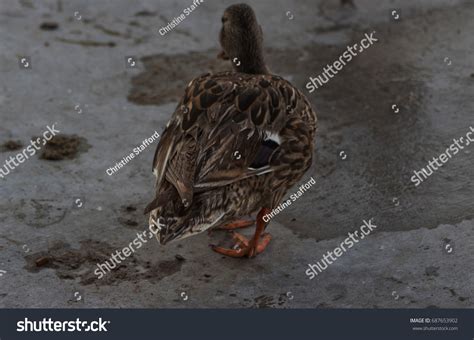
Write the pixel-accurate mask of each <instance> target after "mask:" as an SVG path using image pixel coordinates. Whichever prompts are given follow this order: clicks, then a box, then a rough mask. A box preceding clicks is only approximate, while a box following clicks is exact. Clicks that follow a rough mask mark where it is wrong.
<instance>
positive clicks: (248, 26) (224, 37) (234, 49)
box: [218, 4, 269, 74]
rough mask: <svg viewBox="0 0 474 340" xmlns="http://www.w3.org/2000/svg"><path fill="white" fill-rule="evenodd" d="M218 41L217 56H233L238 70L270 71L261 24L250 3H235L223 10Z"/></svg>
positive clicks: (259, 72) (234, 66)
mask: <svg viewBox="0 0 474 340" xmlns="http://www.w3.org/2000/svg"><path fill="white" fill-rule="evenodd" d="M219 41H220V44H221V47H222V51H221V52H220V53H219V55H218V57H219V58H221V59H224V60H230V61H231V62H232V65H233V68H234V70H236V71H237V72H242V73H253V74H266V73H269V72H268V69H267V67H266V65H265V61H264V59H263V33H262V28H261V27H260V25H259V24H258V22H257V17H256V16H255V12H254V11H253V9H252V7H250V6H249V5H246V4H238V5H232V6H230V7H228V8H227V9H226V10H225V11H224V14H223V15H222V29H221V32H220V35H219Z"/></svg>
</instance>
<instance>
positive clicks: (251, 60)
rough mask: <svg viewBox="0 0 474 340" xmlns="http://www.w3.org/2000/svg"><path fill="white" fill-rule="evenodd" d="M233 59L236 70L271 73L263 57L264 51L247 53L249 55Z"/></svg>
mask: <svg viewBox="0 0 474 340" xmlns="http://www.w3.org/2000/svg"><path fill="white" fill-rule="evenodd" d="M231 61H232V65H233V68H234V70H235V71H236V72H241V73H249V74H269V73H270V71H269V70H268V67H267V65H266V64H265V60H264V58H263V53H261V52H260V53H256V54H247V57H242V58H236V59H234V60H231Z"/></svg>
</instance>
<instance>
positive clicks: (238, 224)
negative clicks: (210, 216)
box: [217, 220, 255, 230]
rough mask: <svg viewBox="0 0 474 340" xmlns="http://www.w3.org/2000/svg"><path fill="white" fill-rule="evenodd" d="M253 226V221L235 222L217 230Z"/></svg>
mask: <svg viewBox="0 0 474 340" xmlns="http://www.w3.org/2000/svg"><path fill="white" fill-rule="evenodd" d="M254 224H255V221H253V220H236V221H234V222H231V223H227V224H224V225H223V226H220V227H218V228H217V229H221V230H234V229H240V228H246V227H250V226H252V225H254Z"/></svg>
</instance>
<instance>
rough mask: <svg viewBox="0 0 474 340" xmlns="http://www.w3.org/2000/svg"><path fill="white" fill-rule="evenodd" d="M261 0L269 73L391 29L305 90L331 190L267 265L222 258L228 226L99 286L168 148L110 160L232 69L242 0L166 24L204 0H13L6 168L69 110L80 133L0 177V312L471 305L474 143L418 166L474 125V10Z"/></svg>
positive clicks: (7, 6) (135, 263) (299, 216)
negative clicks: (332, 258)
mask: <svg viewBox="0 0 474 340" xmlns="http://www.w3.org/2000/svg"><path fill="white" fill-rule="evenodd" d="M249 3H251V4H253V5H254V8H255V10H256V12H257V16H258V17H259V18H260V21H261V24H262V27H263V30H264V33H265V40H266V55H267V59H268V64H269V66H270V68H271V70H272V71H273V72H274V73H276V74H280V75H282V76H284V77H285V78H287V79H289V80H290V81H292V82H293V83H294V84H295V85H296V86H298V87H299V88H302V89H303V88H304V86H305V84H306V82H307V81H308V78H309V77H310V76H316V75H318V74H319V73H320V72H321V71H322V68H323V67H324V66H325V65H326V64H327V63H332V62H333V61H334V60H336V59H337V58H338V57H339V55H340V54H341V53H342V52H343V51H344V49H345V46H346V45H347V44H349V43H356V42H358V41H359V40H360V39H361V38H362V37H363V35H364V33H366V32H367V33H369V32H372V31H374V30H375V31H376V35H375V36H376V37H377V38H378V39H379V42H378V43H377V44H376V45H374V46H372V47H370V48H369V49H368V50H367V51H365V52H363V53H362V54H361V55H359V56H358V57H356V58H355V59H354V60H353V61H352V62H351V63H349V64H348V65H347V66H346V67H345V68H344V69H343V70H342V71H341V72H340V73H339V74H338V75H337V76H336V77H334V78H333V79H331V81H330V82H329V83H328V84H326V85H325V86H324V87H322V88H321V89H319V90H317V91H316V92H314V93H312V94H308V98H309V99H310V101H311V103H312V104H313V105H314V107H315V108H316V111H317V112H318V118H319V132H318V136H317V140H316V142H317V151H316V157H315V162H314V165H313V167H312V168H311V170H310V171H309V172H308V173H307V175H306V176H305V179H306V178H310V177H311V176H314V177H315V178H316V179H317V185H316V186H314V187H312V189H311V190H310V191H309V192H307V193H306V194H305V195H304V196H303V197H301V198H300V199H299V200H298V201H297V202H295V203H294V204H292V205H291V206H290V207H289V208H287V209H286V210H285V211H284V212H283V213H281V214H279V215H278V216H277V217H276V218H275V219H273V220H272V222H271V224H270V226H269V229H268V230H269V231H270V232H271V233H272V234H273V236H274V238H273V240H272V244H271V245H270V247H269V248H268V249H267V251H266V252H265V253H264V254H262V255H261V256H259V257H257V258H256V259H253V260H248V261H246V260H236V259H229V258H224V257H221V256H219V255H217V254H215V253H213V252H211V251H210V249H209V248H208V244H209V243H219V242H221V243H223V244H224V243H226V242H228V236H227V235H225V233H223V232H215V233H213V234H212V235H210V236H208V235H206V234H202V235H199V236H197V237H194V238H189V239H186V240H183V241H182V242H179V243H176V244H171V245H168V246H166V247H162V246H159V245H158V244H157V243H155V242H151V241H150V242H148V243H147V244H146V245H145V246H144V247H143V248H141V249H140V250H138V252H137V253H136V254H135V256H133V257H131V258H129V259H128V260H127V261H126V262H125V263H124V264H123V265H122V266H121V267H120V268H118V269H116V270H115V271H114V272H112V273H109V274H107V276H106V277H104V278H103V279H101V280H97V279H95V276H94V274H93V270H94V269H95V264H96V263H98V262H102V261H104V260H106V259H107V258H108V257H109V256H110V253H111V252H114V251H115V250H118V249H121V248H123V247H124V246H126V245H128V244H129V243H130V242H131V241H132V240H133V239H134V238H135V235H136V233H137V232H142V231H143V230H144V229H145V228H146V219H145V217H144V216H143V215H142V213H141V211H142V210H143V208H144V206H145V205H146V204H147V203H148V202H149V200H150V199H151V197H152V196H153V187H152V186H153V183H154V177H153V175H152V173H151V161H152V158H153V153H154V148H155V145H153V146H151V147H149V148H148V149H147V150H145V151H144V152H143V153H141V154H140V155H139V156H138V157H137V158H135V159H134V160H133V161H132V162H130V163H129V164H127V165H126V167H124V168H122V169H121V170H120V171H119V172H118V173H117V174H114V175H113V176H111V177H110V176H108V175H107V174H106V173H105V171H106V170H107V168H109V167H111V166H113V165H114V164H115V163H116V162H117V161H119V160H120V159H121V158H122V157H123V156H125V155H126V154H128V153H130V152H131V151H132V150H133V148H134V147H136V146H137V145H139V144H140V143H141V142H142V140H143V139H145V138H147V137H149V136H151V135H152V134H153V132H154V131H155V130H157V131H158V132H161V131H162V129H163V127H164V125H165V124H166V122H167V119H168V117H169V116H170V114H171V113H172V111H173V109H174V107H175V105H176V101H177V100H178V98H179V97H180V96H181V93H182V91H183V89H184V86H185V85H186V84H187V83H188V82H189V80H190V79H192V78H193V77H195V76H197V75H199V74H201V73H205V72H208V71H218V70H221V69H226V68H228V67H229V65H227V64H226V63H224V62H221V61H217V60H216V59H215V56H216V54H217V52H218V50H217V32H218V30H219V25H220V15H221V13H222V11H223V9H224V8H225V7H226V6H227V5H229V4H231V2H230V1H225V2H216V1H215V2H211V1H205V2H204V3H203V4H202V7H199V8H198V9H196V10H195V11H194V12H193V13H192V14H191V15H190V16H189V17H187V18H186V20H185V21H184V22H182V23H181V24H180V25H179V26H178V27H177V28H176V29H175V30H173V31H172V32H170V33H168V34H166V35H165V36H161V35H159V34H158V29H159V28H160V27H161V26H164V25H166V23H167V22H168V18H169V19H171V18H173V17H175V16H177V15H179V14H180V12H182V10H183V9H184V8H185V7H187V6H189V5H190V4H191V1H173V2H171V1H169V2H168V1H166V2H165V1H160V2H159V3H158V4H157V3H156V2H155V1H140V2H133V3H131V2H126V1H100V2H95V1H94V2H87V1H86V2H84V1H67V2H66V1H64V2H61V1H43V2H41V4H38V3H37V2H36V1H35V2H33V1H28V0H21V1H13V0H11V1H10V0H9V1H2V3H1V4H0V18H1V19H0V21H1V22H2V23H1V24H0V44H1V45H0V46H1V49H0V72H1V75H0V79H1V80H0V82H1V83H0V84H1V92H0V105H1V110H0V114H1V122H2V123H1V124H0V144H2V145H3V146H2V148H1V149H0V161H1V162H2V163H1V164H2V165H3V162H4V160H5V159H7V158H8V157H9V156H14V155H15V154H16V153H17V152H19V151H21V150H22V148H23V147H24V146H26V145H28V143H29V139H30V138H32V137H34V136H37V135H40V134H41V133H42V132H43V131H44V130H45V129H46V126H47V125H50V124H53V123H55V122H57V123H58V125H57V127H58V128H59V129H60V130H61V133H63V134H65V136H66V138H69V139H65V140H63V142H64V143H66V142H67V143H69V144H64V145H62V144H61V140H57V141H56V144H55V145H53V146H52V147H55V148H56V149H54V150H55V151H54V152H53V153H52V155H53V156H57V154H58V153H57V151H58V150H59V155H60V156H57V157H59V158H64V159H62V160H58V159H56V160H55V159H54V158H57V157H49V159H48V157H46V159H42V158H41V157H40V156H34V157H33V158H32V159H29V160H28V161H27V162H25V163H24V164H21V165H20V166H19V167H18V168H17V169H15V170H14V171H12V173H11V174H9V175H8V176H7V177H6V178H5V179H4V180H0V185H1V187H0V190H1V197H0V223H1V233H0V251H1V253H2V259H1V260H0V270H4V271H6V273H4V274H3V275H2V276H1V277H0V281H1V285H0V306H2V307H257V308H260V307H281V308H293V307H321V308H326V307H331V308H333V307H374V308H377V307H392V308H399V307H460V308H466V307H472V306H473V300H472V299H473V296H472V292H473V291H474V290H473V288H474V286H473V272H474V271H473V269H474V268H473V265H472V260H471V259H472V253H473V250H474V249H473V248H474V245H473V244H474V243H473V226H474V223H473V220H472V219H473V215H474V207H473V204H472V198H473V192H474V184H473V183H474V182H473V180H472V178H473V174H474V171H473V153H474V150H471V149H468V148H467V149H466V150H463V152H461V153H459V154H458V155H456V156H455V157H454V158H453V159H451V160H450V161H449V163H448V164H447V165H445V166H444V167H443V168H442V169H440V170H438V171H437V172H436V173H435V174H434V175H432V176H431V177H430V178H429V179H428V180H427V181H425V182H424V183H422V184H421V185H420V186H419V187H416V188H415V187H414V186H413V184H412V183H411V182H410V177H411V176H412V173H413V170H419V169H421V168H422V167H424V166H425V165H426V163H427V161H428V160H429V159H431V158H432V157H433V156H438V155H439V154H440V153H441V152H443V151H444V150H446V148H447V147H449V145H450V144H451V143H452V139H453V138H459V137H461V136H463V135H465V133H466V132H467V131H468V130H469V127H470V126H472V125H474V121H473V112H474V110H473V109H474V104H473V101H472V95H473V90H474V65H473V59H472V53H473V52H474V38H473V37H472V32H473V31H474V23H473V22H472V16H473V15H474V6H473V5H472V4H469V1H418V2H417V4H416V5H414V4H413V2H412V1H408V0H405V1H377V2H376V3H377V5H375V2H374V1H369V0H366V1H362V0H359V1H358V0H356V4H357V8H356V9H355V10H354V9H351V8H349V7H347V8H343V9H341V8H339V6H338V4H337V1H335V0H334V1H333V0H331V1H330V0H326V1H298V2H297V3H294V2H292V1H276V2H275V1H272V2H270V1H259V2H257V1H249ZM393 9H396V10H397V13H400V19H399V20H394V18H393V17H392V16H391V15H390V13H391V11H392V10H393ZM290 18H292V19H290ZM22 56H28V57H30V61H31V66H32V67H31V69H27V70H25V69H22V68H21V67H20V65H19V61H18V59H19V58H20V57H22ZM127 57H133V58H134V59H135V60H136V63H137V67H136V68H129V67H128V66H129V65H127V64H126V59H127ZM446 58H448V59H446ZM394 104H395V105H397V107H398V108H399V111H398V113H395V112H394V110H393V109H392V105H394ZM18 143H19V144H18ZM21 145H23V146H21ZM61 145H62V146H61ZM61 147H63V148H64V150H66V151H64V153H63V152H62V149H61ZM71 148H72V149H73V150H74V151H75V152H73V153H72V154H70V153H69V151H68V150H70V149H71ZM76 148H77V150H76ZM76 151H77V152H76ZM342 152H344V153H342ZM344 154H345V155H346V158H345V159H343V157H341V155H344ZM61 155H66V156H64V157H63V156H61ZM43 158H45V157H43ZM51 158H53V159H51ZM295 190H296V189H295ZM369 218H374V220H375V222H376V224H377V226H378V228H377V232H376V233H374V234H372V235H370V236H369V237H367V238H366V239H364V240H363V241H361V242H360V243H359V244H358V245H357V246H356V247H354V248H352V249H350V250H349V251H348V252H347V253H346V254H344V255H343V256H342V257H341V258H340V259H338V260H337V261H336V262H335V263H334V264H333V265H331V266H330V267H329V268H328V269H327V270H326V271H325V272H323V273H321V274H320V275H319V276H318V277H317V278H316V279H314V280H311V281H310V280H309V279H308V278H307V277H306V275H305V273H304V272H305V270H306V268H307V265H308V263H315V262H316V261H318V260H320V258H321V257H322V256H323V254H324V253H326V252H327V251H328V250H333V249H334V247H336V246H337V245H338V244H339V243H340V242H341V241H342V240H344V238H345V237H346V235H347V233H348V232H350V231H354V230H356V229H357V228H358V227H359V226H360V225H361V224H362V220H364V219H369ZM250 232H251V231H250V230H249V231H247V233H250Z"/></svg>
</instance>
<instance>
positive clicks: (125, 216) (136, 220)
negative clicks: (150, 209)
mask: <svg viewBox="0 0 474 340" xmlns="http://www.w3.org/2000/svg"><path fill="white" fill-rule="evenodd" d="M117 215H118V218H117V220H118V222H119V223H120V224H121V225H123V226H125V227H127V228H130V229H134V230H141V231H142V230H145V229H146V226H147V220H146V218H145V215H143V211H142V209H137V207H136V206H135V205H132V204H129V205H126V206H122V207H120V209H119V211H118V212H117Z"/></svg>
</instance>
